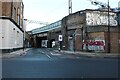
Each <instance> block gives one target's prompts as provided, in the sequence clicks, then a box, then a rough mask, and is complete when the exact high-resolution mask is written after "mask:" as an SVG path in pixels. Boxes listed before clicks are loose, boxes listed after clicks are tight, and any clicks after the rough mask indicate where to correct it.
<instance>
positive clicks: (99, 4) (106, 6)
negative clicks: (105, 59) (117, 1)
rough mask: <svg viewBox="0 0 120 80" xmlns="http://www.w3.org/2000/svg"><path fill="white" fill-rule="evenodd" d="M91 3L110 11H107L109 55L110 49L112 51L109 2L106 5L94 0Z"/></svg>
mask: <svg viewBox="0 0 120 80" xmlns="http://www.w3.org/2000/svg"><path fill="white" fill-rule="evenodd" d="M89 1H91V3H92V4H93V5H98V6H100V7H101V8H106V9H108V10H107V12H108V14H107V16H108V24H107V25H108V31H107V41H108V42H107V43H108V45H107V46H108V47H107V50H108V51H107V52H108V53H110V51H111V50H110V49H111V44H110V43H111V41H110V5H109V0H108V4H105V3H102V2H99V1H93V0H89Z"/></svg>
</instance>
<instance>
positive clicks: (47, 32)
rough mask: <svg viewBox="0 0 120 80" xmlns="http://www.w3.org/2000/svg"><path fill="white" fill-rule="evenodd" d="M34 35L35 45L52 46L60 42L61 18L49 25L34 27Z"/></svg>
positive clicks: (38, 46)
mask: <svg viewBox="0 0 120 80" xmlns="http://www.w3.org/2000/svg"><path fill="white" fill-rule="evenodd" d="M31 32H32V35H33V40H32V41H33V47H35V48H41V47H48V48H52V47H54V46H55V43H58V37H59V35H60V34H61V20H59V21H57V22H54V23H51V24H49V25H46V26H43V27H40V28H37V29H34V30H32V31H31Z"/></svg>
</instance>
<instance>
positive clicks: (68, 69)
mask: <svg viewBox="0 0 120 80" xmlns="http://www.w3.org/2000/svg"><path fill="white" fill-rule="evenodd" d="M2 68H3V71H2V73H3V74H2V76H3V78H118V59H109V58H88V57H80V56H78V55H71V54H64V53H59V52H55V51H53V50H52V49H46V48H41V49H40V48H38V49H31V50H29V51H28V52H27V55H26V56H23V57H17V58H10V59H3V60H2Z"/></svg>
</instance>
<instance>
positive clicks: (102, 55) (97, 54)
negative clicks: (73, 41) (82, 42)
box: [55, 50, 120, 58]
mask: <svg viewBox="0 0 120 80" xmlns="http://www.w3.org/2000/svg"><path fill="white" fill-rule="evenodd" d="M55 52H59V51H58V50H55ZM60 53H61V54H71V55H78V56H82V57H96V58H120V53H102V52H82V51H66V50H61V51H60Z"/></svg>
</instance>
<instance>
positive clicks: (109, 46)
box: [107, 0, 111, 53]
mask: <svg viewBox="0 0 120 80" xmlns="http://www.w3.org/2000/svg"><path fill="white" fill-rule="evenodd" d="M107 36H108V53H110V49H111V44H110V6H109V0H108V35H107Z"/></svg>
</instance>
